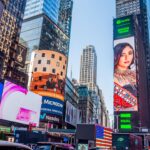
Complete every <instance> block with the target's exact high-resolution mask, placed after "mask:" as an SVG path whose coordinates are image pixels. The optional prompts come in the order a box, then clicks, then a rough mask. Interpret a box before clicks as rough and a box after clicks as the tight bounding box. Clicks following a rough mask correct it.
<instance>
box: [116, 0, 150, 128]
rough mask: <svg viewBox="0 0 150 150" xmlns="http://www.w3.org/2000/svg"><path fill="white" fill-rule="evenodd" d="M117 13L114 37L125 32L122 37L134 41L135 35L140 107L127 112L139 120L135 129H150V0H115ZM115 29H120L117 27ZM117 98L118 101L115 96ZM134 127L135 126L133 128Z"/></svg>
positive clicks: (120, 38)
mask: <svg viewBox="0 0 150 150" xmlns="http://www.w3.org/2000/svg"><path fill="white" fill-rule="evenodd" d="M116 15H117V19H116V24H114V40H116V43H118V42H117V40H118V37H117V38H116V35H117V34H118V35H119V36H120V35H121V34H122V35H123V36H122V37H121V36H120V37H119V40H120V41H122V42H123V41H130V42H131V38H133V39H134V41H133V43H134V45H133V47H135V59H136V60H135V63H136V84H137V101H138V109H137V112H136V111H133V110H131V111H130V110H129V109H128V110H127V112H129V113H131V114H132V116H133V118H134V120H138V122H136V123H135V121H134V124H133V126H135V128H137V127H140V128H142V127H145V128H148V129H150V121H149V120H150V119H149V118H150V110H149V107H150V93H149V91H150V1H149V0H116ZM129 15H130V16H129ZM129 20H130V21H129ZM117 21H118V22H117ZM114 22H115V21H114ZM121 24H122V26H121ZM116 28H118V29H117V30H116ZM116 33H117V34H116ZM127 34H128V35H127ZM125 38H126V39H125ZM127 38H128V39H129V38H130V40H127ZM123 39H125V40H123ZM117 91H118V89H117ZM115 94H117V93H115ZM115 99H116V100H118V98H116V97H115ZM118 102H119V101H118ZM119 109H120V108H118V110H119ZM122 110H123V109H122ZM123 111H125V110H123ZM135 128H134V127H133V129H135Z"/></svg>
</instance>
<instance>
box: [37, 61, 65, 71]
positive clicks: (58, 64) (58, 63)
mask: <svg viewBox="0 0 150 150" xmlns="http://www.w3.org/2000/svg"><path fill="white" fill-rule="evenodd" d="M41 63H42V61H41V60H38V64H41ZM47 64H50V60H47ZM56 66H57V67H59V66H60V62H56ZM65 68H66V67H65V66H64V65H63V69H64V70H65Z"/></svg>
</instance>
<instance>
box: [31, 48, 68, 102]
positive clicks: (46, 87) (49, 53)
mask: <svg viewBox="0 0 150 150" xmlns="http://www.w3.org/2000/svg"><path fill="white" fill-rule="evenodd" d="M66 64H67V57H66V56H65V55H63V54H62V53H59V52H56V51H53V50H36V51H34V61H33V67H32V77H31V83H30V90H31V91H33V92H35V93H37V94H39V95H41V96H47V97H52V98H56V99H59V100H62V101H64V89H65V78H66V69H67V68H66V67H67V65H66Z"/></svg>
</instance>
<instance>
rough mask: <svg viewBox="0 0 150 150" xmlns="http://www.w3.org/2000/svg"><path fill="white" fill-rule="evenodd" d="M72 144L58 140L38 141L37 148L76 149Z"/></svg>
mask: <svg viewBox="0 0 150 150" xmlns="http://www.w3.org/2000/svg"><path fill="white" fill-rule="evenodd" d="M74 149H75V148H74V147H73V146H72V145H71V144H65V143H56V142H38V143H37V147H36V149H35V150H74Z"/></svg>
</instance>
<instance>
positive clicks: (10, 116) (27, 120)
mask: <svg viewBox="0 0 150 150" xmlns="http://www.w3.org/2000/svg"><path fill="white" fill-rule="evenodd" d="M41 103H42V97H41V96H40V95H37V94H35V93H32V92H30V91H28V90H27V89H25V88H23V87H21V86H18V85H16V84H14V83H11V82H9V81H5V83H4V87H3V93H2V97H1V101H0V119H4V120H8V121H12V122H18V123H22V124H26V125H29V124H32V125H34V126H38V125H39V118H40V109H41Z"/></svg>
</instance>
